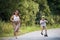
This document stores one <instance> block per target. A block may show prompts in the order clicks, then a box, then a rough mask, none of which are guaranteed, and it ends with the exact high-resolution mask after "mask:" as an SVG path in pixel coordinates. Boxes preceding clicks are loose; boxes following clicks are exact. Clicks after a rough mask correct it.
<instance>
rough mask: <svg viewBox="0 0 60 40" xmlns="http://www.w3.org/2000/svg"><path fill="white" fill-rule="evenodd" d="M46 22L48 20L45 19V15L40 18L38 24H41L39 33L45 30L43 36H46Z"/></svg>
mask: <svg viewBox="0 0 60 40" xmlns="http://www.w3.org/2000/svg"><path fill="white" fill-rule="evenodd" d="M46 22H48V21H47V20H45V17H44V16H42V19H41V20H40V24H41V35H43V30H45V35H44V36H45V37H47V36H48V35H47V27H46Z"/></svg>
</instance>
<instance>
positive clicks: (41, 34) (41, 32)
mask: <svg viewBox="0 0 60 40" xmlns="http://www.w3.org/2000/svg"><path fill="white" fill-rule="evenodd" d="M43 30H44V28H43V26H41V35H43Z"/></svg>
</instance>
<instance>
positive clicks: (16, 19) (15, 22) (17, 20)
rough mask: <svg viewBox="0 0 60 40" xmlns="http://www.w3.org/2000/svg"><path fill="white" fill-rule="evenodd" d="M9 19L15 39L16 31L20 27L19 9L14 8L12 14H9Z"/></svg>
mask: <svg viewBox="0 0 60 40" xmlns="http://www.w3.org/2000/svg"><path fill="white" fill-rule="evenodd" d="M10 20H11V21H12V24H13V28H14V36H15V37H16V39H17V33H18V30H19V27H20V17H19V11H18V10H16V11H15V12H14V14H13V15H12V16H11V18H10Z"/></svg>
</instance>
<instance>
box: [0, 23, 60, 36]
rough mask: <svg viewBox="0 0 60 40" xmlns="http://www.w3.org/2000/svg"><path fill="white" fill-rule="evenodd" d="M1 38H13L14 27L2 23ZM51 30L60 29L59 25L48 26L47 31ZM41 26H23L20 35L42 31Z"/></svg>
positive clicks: (0, 26)
mask: <svg viewBox="0 0 60 40" xmlns="http://www.w3.org/2000/svg"><path fill="white" fill-rule="evenodd" d="M0 24H1V25H0V37H10V36H13V32H14V31H13V27H12V24H11V23H8V22H7V23H5V22H1V23H0ZM51 28H60V25H59V24H54V25H47V29H51ZM40 29H41V28H40V26H39V25H35V26H21V27H20V30H19V33H18V34H19V35H22V34H25V33H28V32H32V31H38V30H40Z"/></svg>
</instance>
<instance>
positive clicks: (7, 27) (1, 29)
mask: <svg viewBox="0 0 60 40" xmlns="http://www.w3.org/2000/svg"><path fill="white" fill-rule="evenodd" d="M12 31H13V30H12V25H11V24H10V23H7V22H4V21H3V22H2V21H0V33H11V32H12Z"/></svg>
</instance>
